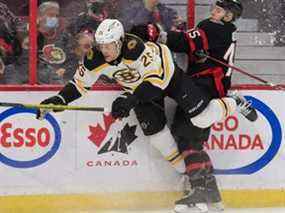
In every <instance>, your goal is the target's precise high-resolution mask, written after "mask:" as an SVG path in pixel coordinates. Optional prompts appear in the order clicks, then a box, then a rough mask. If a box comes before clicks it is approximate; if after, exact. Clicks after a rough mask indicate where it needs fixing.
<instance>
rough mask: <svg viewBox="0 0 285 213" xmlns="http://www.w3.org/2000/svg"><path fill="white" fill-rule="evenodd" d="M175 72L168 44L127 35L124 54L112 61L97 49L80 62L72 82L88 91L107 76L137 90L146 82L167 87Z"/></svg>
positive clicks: (82, 91) (126, 87)
mask: <svg viewBox="0 0 285 213" xmlns="http://www.w3.org/2000/svg"><path fill="white" fill-rule="evenodd" d="M173 73H174V63H173V60H172V56H171V52H170V50H169V49H168V47H167V46H166V45H163V44H155V43H152V42H147V43H144V42H143V41H142V40H141V39H140V38H138V37H136V36H134V35H131V34H126V36H125V39H124V42H123V46H122V51H121V55H120V56H119V57H118V58H117V59H116V60H115V61H112V62H111V63H110V62H109V63H108V62H106V61H105V59H104V56H103V55H102V53H101V52H100V51H98V50H97V49H96V48H93V49H92V50H91V51H89V53H88V54H87V55H86V56H85V57H84V60H83V62H82V63H80V64H79V66H78V68H77V71H76V73H75V75H74V78H73V81H72V82H71V83H72V84H74V85H75V86H76V89H77V90H78V91H79V92H80V94H81V95H82V94H84V93H85V92H87V90H88V89H89V88H90V87H91V86H92V85H93V84H94V83H95V82H96V81H97V79H98V78H99V77H100V75H106V76H108V77H109V78H112V79H114V80H116V82H118V84H120V85H121V86H122V87H123V88H124V89H125V90H127V91H129V92H131V93H132V92H134V90H135V89H136V88H137V87H138V86H139V85H140V84H141V83H143V82H150V83H151V84H152V85H154V86H156V87H159V88H160V89H162V90H164V89H165V88H166V87H167V86H168V84H169V82H170V80H171V78H172V76H173Z"/></svg>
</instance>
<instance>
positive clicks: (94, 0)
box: [67, 0, 109, 36]
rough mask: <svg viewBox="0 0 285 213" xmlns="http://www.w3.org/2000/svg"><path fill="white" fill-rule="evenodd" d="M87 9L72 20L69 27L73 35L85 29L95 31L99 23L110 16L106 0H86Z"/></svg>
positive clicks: (68, 29) (69, 31)
mask: <svg viewBox="0 0 285 213" xmlns="http://www.w3.org/2000/svg"><path fill="white" fill-rule="evenodd" d="M86 8H87V11H86V12H83V13H80V14H79V15H78V16H77V17H75V18H72V19H71V20H70V24H69V25H68V27H67V31H68V33H70V34H71V35H72V36H75V35H77V34H78V33H80V32H83V31H91V32H95V30H96V29H97V27H98V25H99V23H100V22H101V21H103V20H104V19H105V18H107V17H109V8H107V4H106V2H105V1H104V0H86Z"/></svg>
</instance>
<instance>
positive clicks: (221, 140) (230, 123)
mask: <svg viewBox="0 0 285 213" xmlns="http://www.w3.org/2000/svg"><path fill="white" fill-rule="evenodd" d="M246 98H247V99H248V100H250V101H251V102H252V105H253V107H254V108H255V109H256V110H257V111H258V112H259V114H258V115H259V118H258V120H257V121H256V122H254V123H252V122H250V121H248V120H246V119H245V118H244V117H243V116H242V115H234V116H230V117H228V118H227V119H226V120H225V121H223V122H220V123H216V124H215V125H213V127H212V129H211V135H210V137H209V140H208V141H207V143H206V144H205V149H206V150H207V151H208V152H209V154H210V155H212V157H213V160H214V165H215V167H216V170H215V173H216V174H223V175H227V174H252V173H255V172H257V171H259V170H261V169H262V168H263V167H265V166H266V165H267V164H268V163H269V162H270V161H271V160H272V159H273V158H274V156H275V155H276V154H277V152H278V150H279V148H280V145H281V141H282V129H281V124H280V122H279V120H278V118H277V116H276V115H275V113H274V112H273V110H272V109H270V108H269V107H268V106H267V105H266V104H264V103H263V102H262V101H260V100H258V99H256V98H254V97H251V96H246Z"/></svg>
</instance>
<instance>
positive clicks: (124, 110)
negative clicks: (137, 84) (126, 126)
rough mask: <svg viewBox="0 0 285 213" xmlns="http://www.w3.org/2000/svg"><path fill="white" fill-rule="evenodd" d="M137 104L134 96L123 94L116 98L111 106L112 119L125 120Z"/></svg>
mask: <svg viewBox="0 0 285 213" xmlns="http://www.w3.org/2000/svg"><path fill="white" fill-rule="evenodd" d="M137 103H138V99H137V97H136V96H135V95H132V94H127V95H126V94H124V96H120V97H118V98H117V99H116V100H115V101H113V104H112V112H111V113H112V116H113V118H114V119H117V118H119V119H120V118H125V117H128V116H129V115H130V111H131V109H133V108H134V107H135V106H136V105H137Z"/></svg>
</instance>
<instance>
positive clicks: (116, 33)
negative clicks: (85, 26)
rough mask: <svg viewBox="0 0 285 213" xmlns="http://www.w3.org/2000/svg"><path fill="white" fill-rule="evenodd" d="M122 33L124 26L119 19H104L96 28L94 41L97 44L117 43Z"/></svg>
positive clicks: (122, 35)
mask: <svg viewBox="0 0 285 213" xmlns="http://www.w3.org/2000/svg"><path fill="white" fill-rule="evenodd" d="M124 35H125V32H124V27H123V25H122V23H121V22H120V21H118V20H117V19H105V20H104V21H102V22H101V23H100V25H99V26H98V28H97V30H96V33H95V41H96V43H97V44H108V43H111V42H116V43H117V42H119V41H121V39H123V38H124Z"/></svg>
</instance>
